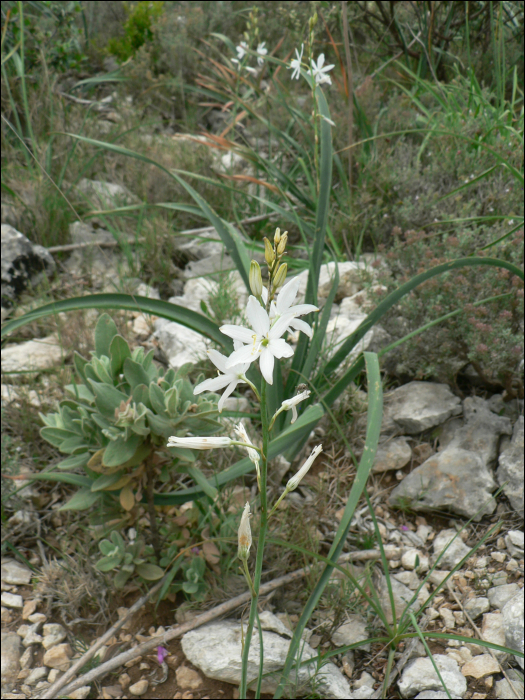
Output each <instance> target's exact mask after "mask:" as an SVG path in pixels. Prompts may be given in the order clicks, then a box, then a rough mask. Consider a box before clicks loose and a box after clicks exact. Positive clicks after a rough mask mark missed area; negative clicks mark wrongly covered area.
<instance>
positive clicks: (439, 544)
mask: <svg viewBox="0 0 525 700" xmlns="http://www.w3.org/2000/svg"><path fill="white" fill-rule="evenodd" d="M452 540H454V541H452ZM449 543H451V544H450V546H449V547H448V549H447V550H446V552H445V553H444V554H443V556H442V557H441V559H440V560H439V566H443V567H446V568H447V569H453V568H454V567H455V566H456V564H458V563H459V562H460V561H461V560H462V559H463V557H465V556H466V555H467V554H468V553H469V551H470V550H469V548H468V547H467V545H466V544H465V543H464V542H463V540H462V539H461V537H459V535H458V533H457V532H456V530H453V529H452V528H449V529H447V530H441V532H440V533H439V534H438V535H436V538H435V540H434V555H433V557H432V560H433V562H435V561H437V559H438V557H439V555H440V554H441V553H442V552H443V550H444V549H445V547H446V546H447V545H448V544H449Z"/></svg>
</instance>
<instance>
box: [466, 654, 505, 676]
mask: <svg viewBox="0 0 525 700" xmlns="http://www.w3.org/2000/svg"><path fill="white" fill-rule="evenodd" d="M499 672H500V665H499V663H498V662H497V661H496V660H495V659H493V658H492V656H491V655H490V654H480V655H479V656H475V657H474V658H473V659H472V661H468V662H467V663H466V664H465V665H464V666H463V668H462V669H461V673H462V674H463V675H464V676H473V677H474V678H483V677H484V676H489V675H490V674H491V673H499Z"/></svg>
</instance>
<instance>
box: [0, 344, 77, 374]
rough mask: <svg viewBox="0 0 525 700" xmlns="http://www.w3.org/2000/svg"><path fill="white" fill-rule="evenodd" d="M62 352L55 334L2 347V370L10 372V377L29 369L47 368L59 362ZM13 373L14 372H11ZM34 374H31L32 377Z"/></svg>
mask: <svg viewBox="0 0 525 700" xmlns="http://www.w3.org/2000/svg"><path fill="white" fill-rule="evenodd" d="M62 357H63V352H62V348H61V347H60V342H59V340H58V338H57V336H56V335H50V336H48V337H47V338H39V339H38V340H28V341H26V342H25V343H18V344H17V345H7V346H6V347H5V348H3V349H2V372H11V375H10V377H11V378H12V379H14V378H18V377H20V376H21V375H20V373H22V372H28V371H30V370H41V369H49V368H51V367H55V366H57V365H59V364H60V361H61V360H62ZM13 373H14V374H13ZM34 376H35V375H32V377H33V378H34Z"/></svg>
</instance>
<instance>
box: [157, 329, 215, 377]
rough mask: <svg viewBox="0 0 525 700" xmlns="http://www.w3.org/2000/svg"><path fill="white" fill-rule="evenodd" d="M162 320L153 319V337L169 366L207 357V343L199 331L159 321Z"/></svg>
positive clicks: (176, 365)
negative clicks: (154, 329)
mask: <svg viewBox="0 0 525 700" xmlns="http://www.w3.org/2000/svg"><path fill="white" fill-rule="evenodd" d="M163 320H164V319H158V320H157V321H155V328H156V329H157V330H156V331H155V333H154V338H156V339H157V341H158V344H159V347H160V349H161V350H162V352H163V353H164V355H165V356H166V358H167V360H168V364H169V366H170V367H172V368H173V369H179V367H182V365H184V364H185V363H186V362H192V363H196V362H199V361H201V360H204V359H206V358H207V355H206V351H207V349H208V343H207V341H206V340H205V339H204V337H203V336H202V335H201V334H200V333H197V332H196V331H192V330H191V329H190V328H186V326H183V325H181V324H180V323H174V322H173V323H170V322H168V323H159V321H163Z"/></svg>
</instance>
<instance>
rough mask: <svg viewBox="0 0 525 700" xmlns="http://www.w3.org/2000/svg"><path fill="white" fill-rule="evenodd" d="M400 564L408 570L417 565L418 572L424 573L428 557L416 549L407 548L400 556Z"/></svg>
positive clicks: (426, 569) (426, 568)
mask: <svg viewBox="0 0 525 700" xmlns="http://www.w3.org/2000/svg"><path fill="white" fill-rule="evenodd" d="M401 565H402V566H403V568H404V569H407V570H408V571H412V570H413V569H416V567H417V571H418V573H424V572H425V571H428V557H427V556H426V554H422V553H421V552H420V551H419V550H418V549H415V548H411V549H407V550H406V552H405V553H404V554H403V556H402V557H401Z"/></svg>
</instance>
